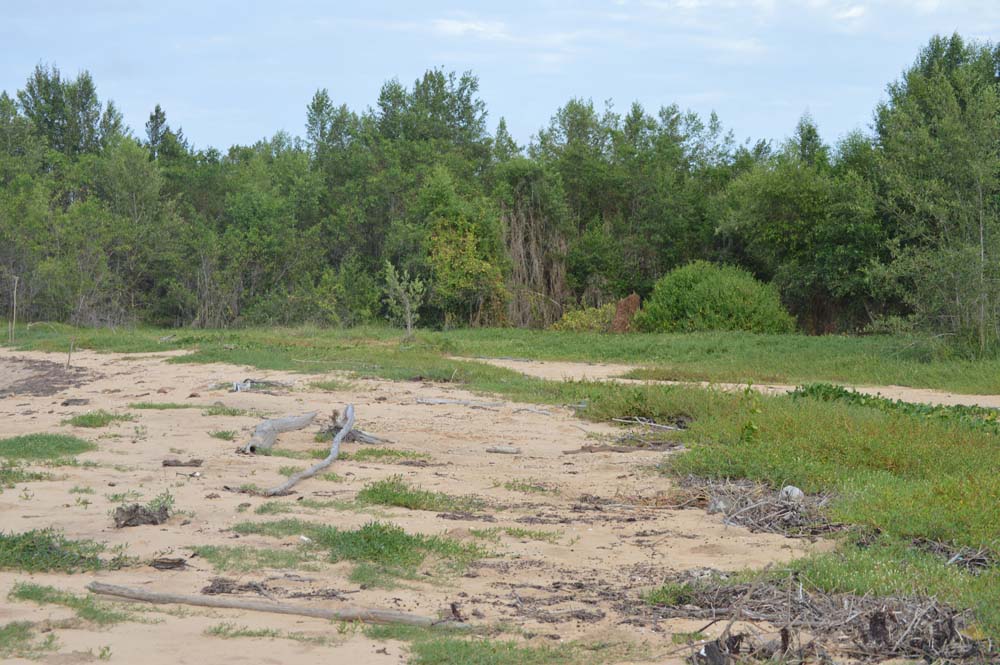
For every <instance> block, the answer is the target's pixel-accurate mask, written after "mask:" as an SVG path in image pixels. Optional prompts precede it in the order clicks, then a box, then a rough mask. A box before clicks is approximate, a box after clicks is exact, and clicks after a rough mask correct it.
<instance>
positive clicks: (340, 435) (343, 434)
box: [264, 404, 354, 496]
mask: <svg viewBox="0 0 1000 665" xmlns="http://www.w3.org/2000/svg"><path fill="white" fill-rule="evenodd" d="M313 415H314V416H315V415H316V414H315V413H314V414H313ZM352 427H354V405H353V404H348V405H347V408H346V409H344V423H343V425H341V427H340V431H339V432H337V436H335V437H333V441H332V442H331V443H330V454H329V455H327V456H326V458H325V459H323V460H322V461H321V462H318V463H317V464H314V465H313V466H311V467H309V468H308V469H306V470H305V471H300V472H299V473H296V474H295V475H294V476H292V477H291V478H289V479H288V480H286V481H285V482H284V483H282V484H281V485H278V486H277V487H272V488H271V489H269V490H267V491H266V492H264V496H279V495H281V494H287V493H288V490H290V489H292V488H293V487H294V486H295V485H296V484H297V483H298V482H299V481H302V480H305V479H306V478H312V477H313V476H315V475H316V474H317V473H319V472H320V471H322V470H323V469H325V468H326V467H328V466H330V465H331V464H333V460H335V459H337V455H339V454H340V444H341V443H342V442H343V441H344V439H346V438H347V435H348V434H350V433H351V428H352Z"/></svg>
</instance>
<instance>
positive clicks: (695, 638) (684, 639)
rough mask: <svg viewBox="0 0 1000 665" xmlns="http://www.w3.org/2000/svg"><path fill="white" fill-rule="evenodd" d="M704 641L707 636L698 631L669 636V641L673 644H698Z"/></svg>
mask: <svg viewBox="0 0 1000 665" xmlns="http://www.w3.org/2000/svg"><path fill="white" fill-rule="evenodd" d="M704 639H708V636H707V635H705V633H702V632H700V631H695V632H693V633H674V634H673V635H671V636H670V641H671V642H673V643H674V644H691V643H692V642H700V641H701V640H704Z"/></svg>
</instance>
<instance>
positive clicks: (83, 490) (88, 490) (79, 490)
mask: <svg viewBox="0 0 1000 665" xmlns="http://www.w3.org/2000/svg"><path fill="white" fill-rule="evenodd" d="M69 493H70V494H93V493H94V488H93V487H83V486H80V485H75V486H73V487H71V488H70V490H69Z"/></svg>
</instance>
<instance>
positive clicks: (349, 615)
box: [87, 582, 465, 628]
mask: <svg viewBox="0 0 1000 665" xmlns="http://www.w3.org/2000/svg"><path fill="white" fill-rule="evenodd" d="M87 588H88V589H89V590H90V591H91V592H92V593H96V594H100V595H103V596H117V597H119V598H128V599H129V600H141V601H144V602H147V603H158V604H176V605H195V606H198V607H217V608H220V609H231V610H250V611H252V612H270V613H272V614H293V615H295V616H304V617H315V618H317V619H327V620H336V621H361V622H364V623H399V624H404V625H407V626H424V627H428V628H430V627H434V626H449V627H456V626H461V627H465V624H460V623H454V622H449V621H441V620H439V619H435V618H432V617H425V616H419V615H416V614H407V613H405V612H396V611H394V610H382V609H378V608H371V607H344V608H341V609H339V610H333V609H328V608H324V607H304V606H301V605H288V604H286V603H279V602H273V601H266V600H247V599H243V598H219V597H218V596H194V595H189V594H183V593H161V592H158V591H147V590H145V589H135V588H132V587H126V586H118V585H117V584H104V583H103V582H91V583H90V584H88V585H87Z"/></svg>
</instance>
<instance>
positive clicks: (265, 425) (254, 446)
mask: <svg viewBox="0 0 1000 665" xmlns="http://www.w3.org/2000/svg"><path fill="white" fill-rule="evenodd" d="M315 418H316V412H315V411H310V412H309V413H304V414H302V415H301V416H285V417H284V418H268V419H267V420H265V421H264V422H262V423H261V424H259V425H257V427H256V429H254V431H253V436H251V437H250V440H249V441H247V443H246V445H244V446H243V447H242V448H240V452H242V453H250V454H253V453H257V452H267V451H269V450H271V448H273V447H274V442H275V441H277V440H278V435H279V434H282V433H283V432H294V431H295V430H297V429H302V428H303V427H307V426H308V425H309V424H310V423H311V422H312V421H313V419H315Z"/></svg>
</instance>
